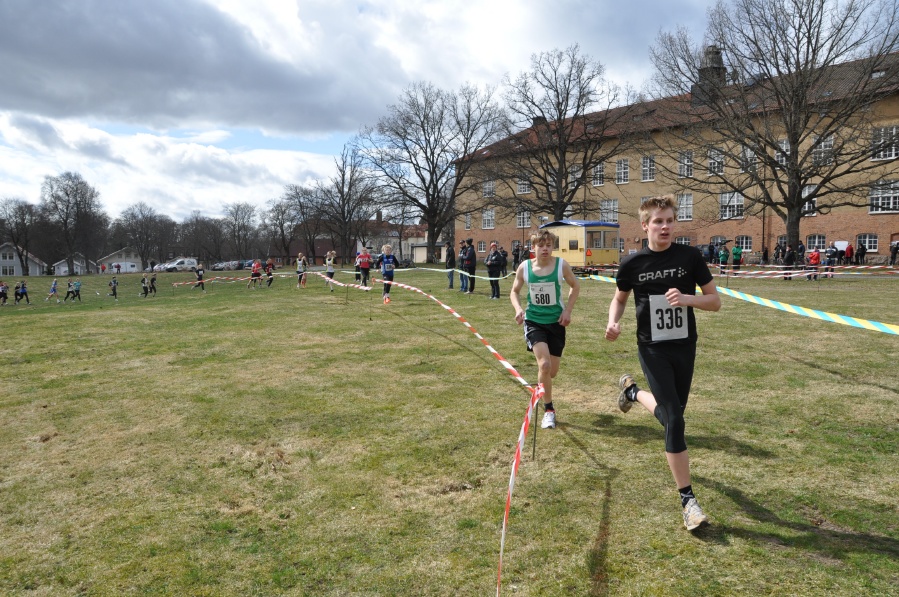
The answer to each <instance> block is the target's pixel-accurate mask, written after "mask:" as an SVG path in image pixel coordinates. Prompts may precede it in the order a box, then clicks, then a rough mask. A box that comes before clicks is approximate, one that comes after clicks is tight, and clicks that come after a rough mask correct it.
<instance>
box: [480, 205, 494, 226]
mask: <svg viewBox="0 0 899 597" xmlns="http://www.w3.org/2000/svg"><path fill="white" fill-rule="evenodd" d="M495 227H496V217H495V212H494V210H493V209H485V210H484V211H483V212H481V230H493V229H494V228H495Z"/></svg>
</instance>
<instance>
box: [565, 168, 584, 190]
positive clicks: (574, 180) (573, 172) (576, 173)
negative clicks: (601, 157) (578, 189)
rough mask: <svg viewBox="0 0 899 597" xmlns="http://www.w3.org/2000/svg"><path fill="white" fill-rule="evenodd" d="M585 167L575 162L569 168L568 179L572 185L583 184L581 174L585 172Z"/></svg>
mask: <svg viewBox="0 0 899 597" xmlns="http://www.w3.org/2000/svg"><path fill="white" fill-rule="evenodd" d="M583 172H584V169H583V167H582V166H581V165H580V164H573V165H572V166H571V168H569V169H568V181H569V182H570V183H571V185H572V186H578V185H580V184H581V175H582V174H583Z"/></svg>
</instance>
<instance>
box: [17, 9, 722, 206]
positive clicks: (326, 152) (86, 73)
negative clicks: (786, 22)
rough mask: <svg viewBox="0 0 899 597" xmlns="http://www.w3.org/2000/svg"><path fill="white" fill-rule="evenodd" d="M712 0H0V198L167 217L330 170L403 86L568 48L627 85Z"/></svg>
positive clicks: (457, 80)
mask: <svg viewBox="0 0 899 597" xmlns="http://www.w3.org/2000/svg"><path fill="white" fill-rule="evenodd" d="M711 4H712V1H711V0H681V1H679V2H664V1H661V0H645V1H644V2H620V3H614V4H613V3H611V2H608V3H607V2H597V1H595V0H592V1H591V0H479V1H477V2H472V1H470V0H467V1H464V2H463V1H460V0H355V1H352V2H349V1H346V0H252V1H249V0H75V1H72V0H39V1H35V0H2V1H0V198H5V197H19V198H22V199H25V200H27V201H30V202H32V203H37V202H38V201H39V200H40V187H41V182H42V181H43V179H44V177H45V176H47V175H50V176H55V175H57V174H60V173H62V172H66V171H73V172H79V173H80V174H81V175H82V176H83V177H84V178H85V179H86V180H87V181H88V182H89V183H90V184H91V185H92V186H94V187H95V188H96V189H97V190H99V191H100V197H101V201H102V203H103V205H104V207H105V208H106V210H107V212H108V213H109V214H110V215H111V216H113V217H117V216H118V215H119V214H120V212H121V211H122V210H123V209H124V208H126V207H128V206H129V205H132V204H134V203H137V202H138V201H144V202H146V203H148V204H149V205H151V206H153V207H154V208H155V209H156V210H157V211H159V212H161V213H165V214H168V215H170V216H172V217H173V218H174V219H176V220H178V221H180V220H182V219H183V218H184V217H185V216H187V215H189V214H190V213H191V212H192V211H194V210H199V211H200V212H202V213H203V214H204V215H208V216H218V215H221V214H222V213H223V205H224V204H226V203H234V202H237V201H246V202H250V203H253V204H256V205H260V206H261V205H265V203H266V202H267V201H268V200H270V199H272V198H276V197H278V196H279V195H280V194H281V192H282V190H283V187H284V185H285V184H287V183H299V184H304V183H309V182H311V181H313V180H315V179H317V178H323V177H326V176H329V175H331V174H332V173H333V169H334V155H335V154H339V152H340V151H341V149H342V148H343V146H344V144H345V143H346V142H347V141H349V140H350V139H351V138H352V136H353V135H354V134H355V133H356V132H357V131H358V130H359V129H360V127H362V126H364V125H370V124H374V123H375V122H376V121H377V119H378V118H379V117H380V116H382V115H384V114H385V112H386V107H387V106H389V105H390V104H392V103H394V102H395V100H396V98H397V97H398V96H399V93H400V91H401V90H402V89H404V88H405V87H407V86H408V85H409V84H410V83H412V82H415V81H429V82H431V83H434V84H435V85H436V86H438V87H441V88H444V89H456V88H458V87H459V86H460V85H461V84H463V83H465V82H471V83H476V84H479V85H482V86H483V85H492V86H498V85H499V84H500V83H501V82H502V79H503V76H504V75H505V74H509V75H510V76H513V77H514V76H515V75H517V74H518V73H520V72H522V71H525V70H527V68H528V66H529V63H530V58H531V56H532V55H533V54H535V53H539V52H542V51H547V50H552V49H556V48H558V49H563V48H566V47H568V46H570V45H571V44H572V43H578V44H580V46H581V50H582V53H584V54H586V55H589V56H591V57H593V58H595V59H598V60H599V61H600V62H602V63H603V64H604V65H605V66H606V72H607V76H608V77H609V78H610V79H612V80H613V81H615V82H617V83H619V84H625V83H630V84H631V85H632V86H634V87H638V88H639V87H640V86H641V84H642V83H643V82H644V81H645V80H646V79H648V78H649V76H650V75H651V67H650V64H649V59H648V48H649V46H650V44H651V43H652V42H653V40H654V39H655V37H656V35H657V33H658V32H659V30H661V29H664V30H673V29H674V27H675V26H676V25H679V24H680V25H684V26H686V27H688V28H689V29H690V30H692V31H693V32H694V33H695V34H697V35H701V32H702V31H703V30H704V28H705V14H706V10H707V8H708V7H709V6H710V5H711Z"/></svg>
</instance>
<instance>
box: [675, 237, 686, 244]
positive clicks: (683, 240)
mask: <svg viewBox="0 0 899 597" xmlns="http://www.w3.org/2000/svg"><path fill="white" fill-rule="evenodd" d="M674 242H675V243H676V244H678V245H689V244H690V237H689V236H678V237H677V238H675V239H674Z"/></svg>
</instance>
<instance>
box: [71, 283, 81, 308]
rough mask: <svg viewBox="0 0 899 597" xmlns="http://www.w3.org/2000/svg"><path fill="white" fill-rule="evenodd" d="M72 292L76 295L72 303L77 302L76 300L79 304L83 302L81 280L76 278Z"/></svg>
mask: <svg viewBox="0 0 899 597" xmlns="http://www.w3.org/2000/svg"><path fill="white" fill-rule="evenodd" d="M72 291H73V292H74V293H75V296H74V297H72V302H73V303H74V302H75V299H78V302H79V303H80V302H81V278H75V283H74V284H72Z"/></svg>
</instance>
